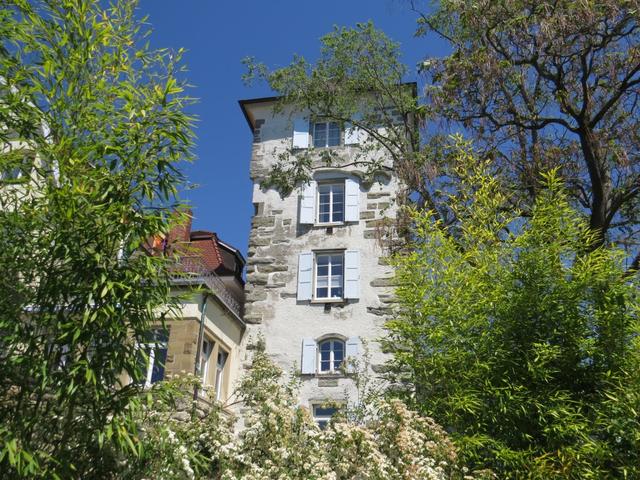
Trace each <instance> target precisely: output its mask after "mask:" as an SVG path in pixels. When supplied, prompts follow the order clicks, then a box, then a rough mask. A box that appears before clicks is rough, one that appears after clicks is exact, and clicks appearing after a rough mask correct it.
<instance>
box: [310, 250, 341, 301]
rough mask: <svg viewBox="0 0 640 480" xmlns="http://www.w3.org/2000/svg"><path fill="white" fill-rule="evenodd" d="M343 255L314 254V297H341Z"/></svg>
mask: <svg viewBox="0 0 640 480" xmlns="http://www.w3.org/2000/svg"><path fill="white" fill-rule="evenodd" d="M343 264H344V255H343V254H342V253H322V254H316V279H315V280H316V281H315V295H314V297H315V298H316V299H337V298H342V292H343V268H344V265H343Z"/></svg>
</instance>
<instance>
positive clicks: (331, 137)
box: [313, 122, 340, 148]
mask: <svg viewBox="0 0 640 480" xmlns="http://www.w3.org/2000/svg"><path fill="white" fill-rule="evenodd" d="M339 145H340V125H339V124H338V123H337V122H316V123H314V124H313V146H314V147H316V148H325V147H337V146H339Z"/></svg>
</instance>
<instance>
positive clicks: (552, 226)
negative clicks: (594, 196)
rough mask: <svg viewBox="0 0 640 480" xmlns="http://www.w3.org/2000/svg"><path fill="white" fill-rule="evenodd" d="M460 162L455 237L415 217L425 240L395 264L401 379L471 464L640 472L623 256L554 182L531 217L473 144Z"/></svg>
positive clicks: (633, 296) (635, 367)
mask: <svg viewBox="0 0 640 480" xmlns="http://www.w3.org/2000/svg"><path fill="white" fill-rule="evenodd" d="M457 158H458V161H459V172H460V177H461V178H462V179H463V180H464V183H465V187H466V188H465V191H466V192H468V193H467V194H466V195H465V197H464V198H461V199H460V200H455V201H454V202H453V203H452V205H451V207H452V208H453V210H454V211H455V212H456V215H457V217H458V218H459V219H460V224H459V226H458V232H457V234H456V241H453V239H452V237H453V236H452V235H448V234H447V233H446V232H445V231H443V228H442V226H441V225H439V224H438V223H439V222H440V221H439V220H438V219H437V217H435V216H434V215H432V214H430V213H416V215H415V216H414V220H415V225H416V227H415V232H414V233H415V242H414V243H413V244H412V245H411V252H410V253H407V254H406V255H404V256H401V257H399V258H398V264H397V265H398V274H397V281H398V284H399V287H398V289H397V295H398V301H399V312H398V316H397V318H395V319H393V320H391V321H389V322H388V324H387V327H388V329H389V332H390V336H389V338H388V339H387V340H386V341H385V343H386V344H387V347H388V348H390V349H391V350H392V351H393V352H394V365H395V367H396V369H395V372H396V373H397V375H398V376H395V377H394V378H395V379H396V380H400V384H401V385H402V386H403V387H404V388H407V391H408V398H411V399H412V400H413V401H415V402H416V404H417V405H418V406H419V408H421V409H422V411H423V412H424V413H426V414H427V415H430V416H433V418H434V419H435V420H436V421H438V422H439V423H441V424H442V425H443V426H444V427H445V428H446V429H447V430H448V431H450V432H452V435H453V438H454V440H455V441H456V443H457V445H458V446H459V447H460V448H461V451H462V453H463V455H464V456H465V460H466V461H467V462H468V463H469V464H470V466H472V467H476V468H477V467H479V466H483V467H489V468H491V469H492V470H494V471H495V472H496V473H497V474H498V475H499V476H500V477H501V478H540V479H542V478H545V479H548V478H581V479H582V478H594V479H595V478H634V477H636V476H638V475H639V474H640V471H639V470H638V465H640V463H639V460H640V459H639V458H638V451H640V450H639V448H640V422H639V421H638V415H637V412H638V408H640V376H639V374H638V372H640V348H639V344H638V334H639V333H640V322H639V319H638V312H639V306H640V304H639V303H638V290H637V284H636V283H633V282H629V281H628V279H625V276H624V275H623V273H624V268H623V259H624V254H623V253H622V251H621V250H619V249H611V248H607V247H604V246H600V247H596V246H595V245H597V244H598V237H597V235H596V234H594V233H593V231H592V230H591V229H590V227H589V224H588V222H587V221H586V220H585V219H584V218H583V216H582V215H581V214H580V213H579V212H577V211H575V210H574V209H573V208H572V207H571V205H570V200H569V195H568V193H567V192H566V190H564V189H563V188H562V186H561V182H560V181H559V180H558V177H557V175H556V174H555V173H552V174H549V175H547V176H546V177H545V182H546V183H545V185H544V186H543V188H542V189H541V193H540V194H539V195H538V196H537V198H536V202H535V204H534V205H533V208H532V210H531V212H530V213H529V214H528V215H527V216H526V217H523V216H522V215H521V214H519V213H518V212H514V211H512V210H511V209H509V208H506V206H508V205H509V202H510V199H509V192H508V191H505V190H504V189H503V188H501V186H500V184H499V182H498V181H497V180H496V179H495V178H493V177H492V175H491V174H490V168H489V165H488V163H486V162H482V161H480V160H478V158H477V157H475V156H474V155H472V154H471V153H470V152H469V151H468V150H467V148H466V147H464V146H461V147H460V149H459V150H458V153H457ZM445 230H446V228H445ZM460 245H462V246H463V248H462V249H460ZM585 245H586V246H588V247H592V249H591V251H590V252H589V253H585V248H584V247H585Z"/></svg>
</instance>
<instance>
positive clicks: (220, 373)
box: [215, 349, 229, 400]
mask: <svg viewBox="0 0 640 480" xmlns="http://www.w3.org/2000/svg"><path fill="white" fill-rule="evenodd" d="M228 358H229V354H228V353H227V352H225V351H224V350H222V349H219V350H218V359H217V361H216V383H215V389H216V400H220V399H221V398H222V387H223V384H222V383H223V379H224V367H225V365H226V364H227V359H228Z"/></svg>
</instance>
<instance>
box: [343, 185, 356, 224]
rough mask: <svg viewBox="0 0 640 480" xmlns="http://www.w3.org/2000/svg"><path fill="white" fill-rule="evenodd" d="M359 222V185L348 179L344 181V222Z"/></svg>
mask: <svg viewBox="0 0 640 480" xmlns="http://www.w3.org/2000/svg"><path fill="white" fill-rule="evenodd" d="M358 220H360V184H359V183H358V182H356V181H355V180H352V179H350V178H347V179H345V181H344V221H345V222H357V221H358Z"/></svg>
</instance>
